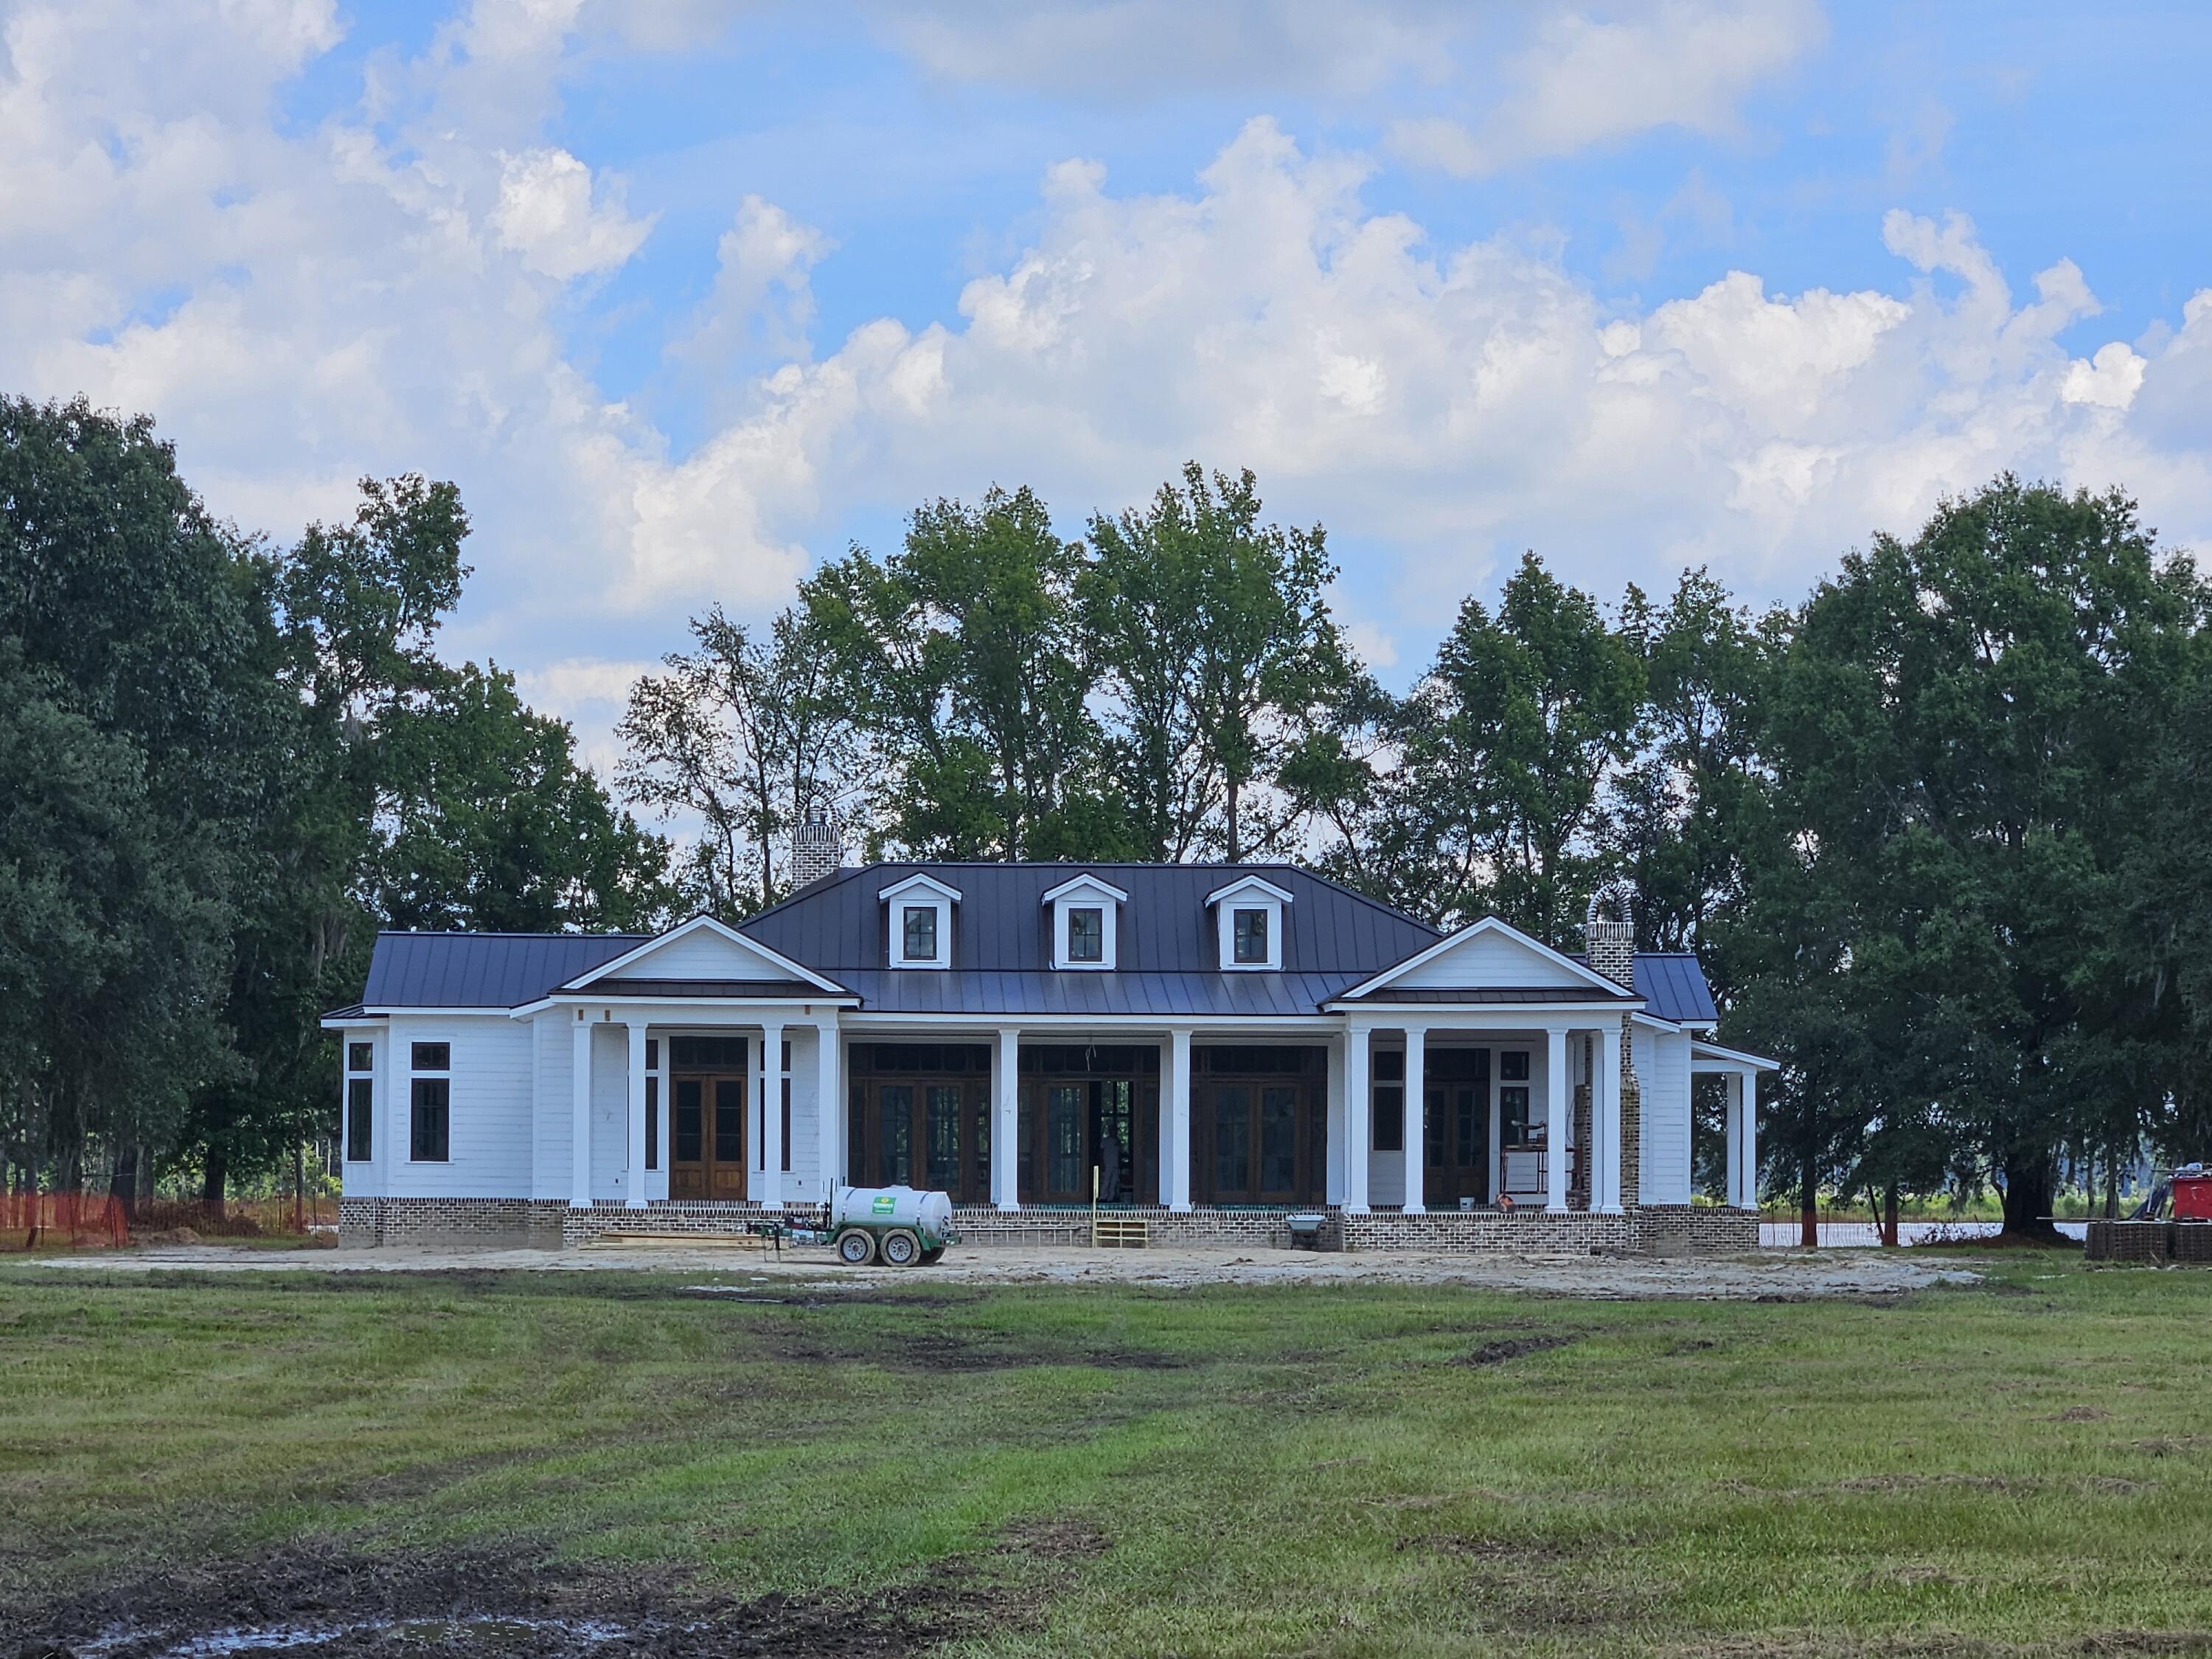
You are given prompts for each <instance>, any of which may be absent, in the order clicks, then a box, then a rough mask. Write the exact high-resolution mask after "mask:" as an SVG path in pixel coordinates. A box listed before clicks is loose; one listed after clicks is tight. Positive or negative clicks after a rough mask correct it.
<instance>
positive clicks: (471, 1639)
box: [0, 1540, 1080, 1659]
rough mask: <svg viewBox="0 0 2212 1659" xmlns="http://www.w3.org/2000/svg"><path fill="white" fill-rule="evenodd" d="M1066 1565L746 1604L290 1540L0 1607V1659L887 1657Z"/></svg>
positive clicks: (652, 1577) (456, 1557) (1029, 1602)
mask: <svg viewBox="0 0 2212 1659" xmlns="http://www.w3.org/2000/svg"><path fill="white" fill-rule="evenodd" d="M1079 1553H1080V1552H1079ZM1059 1554H1060V1552H1059V1551H1057V1550H1052V1549H1045V1548H1042V1547H1039V1548H1031V1547H1030V1545H1029V1544H1028V1542H1027V1541H1025V1540H1024V1541H1012V1540H1010V1541H1009V1542H1008V1544H1007V1545H1006V1547H1003V1548H1002V1549H1001V1550H1000V1553H998V1554H997V1555H996V1556H994V1557H992V1558H990V1559H985V1560H981V1561H968V1562H955V1563H951V1564H948V1565H944V1566H941V1567H939V1568H938V1569H936V1570H934V1571H932V1572H931V1573H930V1574H928V1575H927V1576H926V1577H923V1578H921V1579H920V1580H918V1581H916V1582H914V1583H906V1584H902V1585H896V1586H893V1587H890V1588H888V1589H881V1590H878V1591H874V1592H871V1593H866V1594H863V1593H860V1592H848V1593H843V1594H838V1593H830V1594H825V1595H818V1596H786V1595H765V1596H759V1597H755V1598H752V1599H750V1600H748V1599H740V1598H737V1597H732V1596H730V1595H725V1594H721V1593H720V1592H718V1591H717V1590H715V1589H714V1588H713V1587H711V1586H706V1585H702V1583H699V1582H698V1581H697V1580H696V1579H694V1578H692V1577H690V1576H689V1575H686V1574H684V1573H681V1572H677V1571H671V1570H668V1569H665V1568H660V1567H647V1566H635V1567H633V1566H626V1565H612V1564H577V1563H573V1562H555V1561H550V1560H548V1559H544V1553H542V1552H534V1551H530V1550H525V1549H519V1548H508V1549H503V1550H485V1549H483V1548H473V1549H466V1550H462V1551H457V1552H453V1553H435V1552H428V1551H422V1552H414V1553H390V1554H387V1553H368V1552H364V1551H361V1550H358V1549H350V1548H348V1547H344V1546H343V1545H338V1544H328V1545H321V1544H318V1545H301V1546H298V1547H292V1548H289V1549H285V1550H282V1551H277V1552H272V1553H268V1554H265V1555H263V1556H259V1557H255V1558H252V1559H244V1560H234V1561H228V1562H216V1563H210V1564H207V1565H194V1566H185V1567H177V1568H170V1569H164V1570H161V1571H153V1572H149V1573H147V1574H145V1575H143V1576H142V1577H137V1578H135V1579H133V1580H131V1581H130V1582H128V1583H119V1584H117V1585H116V1586H114V1587H113V1588H112V1589H101V1590H98V1591H94V1592H89V1593H85V1594H81V1595H76V1596H73V1597H68V1598H64V1599H62V1600H58V1601H53V1602H52V1603H49V1604H47V1605H45V1606H42V1607H0V1659H234V1656H240V1659H250V1656H255V1655H260V1654H282V1655H285V1656H288V1659H291V1656H297V1659H307V1656H331V1659H339V1656H343V1659H400V1656H406V1659H447V1656H453V1659H461V1656H466V1659H523V1656H529V1659H630V1656H639V1659H724V1656H759V1659H773V1656H790V1659H860V1656H869V1659H884V1656H899V1655H908V1654H920V1653H923V1652H926V1651H927V1650H930V1649H932V1648H934V1647H936V1646H938V1645H939V1644H942V1643H945V1642H946V1641H950V1640H952V1639H954V1638H957V1637H959V1636H963V1635H966V1634H970V1633H973V1632H976V1631H979V1630H982V1629H985V1628H989V1627H1004V1626H1006V1625H1008V1624H1021V1623H1025V1622H1027V1621H1029V1620H1031V1619H1034V1618H1036V1617H1038V1616H1041V1614H1042V1600H1043V1593H1044V1591H1045V1588H1046V1581H1047V1580H1048V1579H1049V1578H1050V1577H1051V1576H1052V1573H1053V1571H1054V1568H1053V1566H1052V1565H1051V1564H1052V1563H1053V1562H1054V1561H1055V1560H1056V1559H1057V1558H1058V1556H1059ZM1040 1571H1041V1572H1042V1577H1040V1576H1039V1573H1040Z"/></svg>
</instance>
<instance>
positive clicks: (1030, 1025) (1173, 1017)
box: [838, 1012, 1344, 1039]
mask: <svg viewBox="0 0 2212 1659" xmlns="http://www.w3.org/2000/svg"><path fill="white" fill-rule="evenodd" d="M838 1024H840V1025H842V1027H843V1028H844V1029H845V1030H848V1031H877V1032H882V1031H896V1030H902V1029H906V1028H912V1029H914V1030H933V1031H942V1030H946V1029H948V1028H952V1029H959V1028H965V1029H967V1030H973V1031H986V1032H987V1031H1004V1030H1018V1031H1021V1032H1023V1033H1024V1034H1027V1033H1029V1032H1031V1031H1037V1032H1060V1031H1066V1032H1073V1033H1080V1032H1084V1031H1093V1030H1115V1031H1162V1032H1164V1031H1170V1030H1183V1031H1202V1032H1206V1033H1210V1034H1212V1035H1213V1036H1219V1037H1225V1038H1229V1039H1237V1038H1240V1037H1243V1036H1265V1035H1275V1036H1286V1035H1299V1034H1310V1035H1312V1036H1338V1035H1340V1033H1341V1032H1342V1031H1343V1030H1344V1024H1343V1022H1342V1021H1341V1020H1338V1019H1333V1018H1321V1017H1319V1016H1314V1015H1308V1016H1305V1017H1303V1018H1301V1017H1298V1016H1295V1015H1284V1016H1282V1017H1281V1018H1273V1019H1254V1020H1249V1021H1246V1020H1237V1019H1208V1018H1206V1017H1204V1016H1203V1015H1194V1014H1188V1013H1174V1014H900V1013H890V1012H884V1013H873V1014H866V1013H863V1014H847V1015H845V1016H844V1017H843V1018H841V1019H840V1020H839V1021H838Z"/></svg>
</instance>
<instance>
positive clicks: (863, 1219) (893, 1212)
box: [829, 1187, 952, 1239]
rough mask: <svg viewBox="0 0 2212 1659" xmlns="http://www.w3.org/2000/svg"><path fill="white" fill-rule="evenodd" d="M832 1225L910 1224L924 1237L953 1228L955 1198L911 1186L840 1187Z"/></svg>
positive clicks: (831, 1211)
mask: <svg viewBox="0 0 2212 1659" xmlns="http://www.w3.org/2000/svg"><path fill="white" fill-rule="evenodd" d="M829 1227H830V1231H833V1232H834V1231H836V1230H837V1229H838V1228H840V1227H874V1228H882V1227H911V1228H912V1229H913V1230H914V1231H915V1232H916V1233H918V1234H921V1236H922V1237H924V1238H925V1239H934V1238H942V1237H945V1235H946V1234H947V1233H950V1232H951V1231H952V1200H951V1198H950V1197H949V1196H947V1195H946V1194H944V1193H925V1192H918V1191H916V1190H915V1188H912V1187H840V1188H837V1193H836V1197H835V1198H834V1199H833V1200H831V1201H830V1205H829Z"/></svg>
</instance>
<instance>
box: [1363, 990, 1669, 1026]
mask: <svg viewBox="0 0 2212 1659" xmlns="http://www.w3.org/2000/svg"><path fill="white" fill-rule="evenodd" d="M1642 1006H1644V1005H1643V1004H1642V1003H1641V1002H1637V1001H1633V1000H1630V999H1628V998H1626V997H1623V998H1621V999H1620V1000H1617V1001H1606V1002H1346V1001H1345V1000H1344V999H1343V998H1341V997H1333V998H1331V999H1330V1000H1328V1001H1327V1002H1324V1003H1322V1012H1326V1013H1331V1014H1358V1016H1360V1018H1363V1019H1364V1020H1365V1021H1367V1022H1368V1023H1369V1024H1375V1025H1381V1026H1383V1027H1385V1028H1388V1027H1389V1026H1390V1025H1391V1024H1397V1023H1401V1022H1400V1020H1399V1016H1401V1015H1405V1014H1418V1015H1419V1016H1420V1017H1421V1018H1423V1019H1424V1020H1425V1021H1427V1022H1428V1023H1429V1026H1430V1029H1431V1030H1434V1029H1436V1027H1437V1024H1442V1023H1449V1022H1450V1021H1453V1020H1460V1021H1465V1022H1469V1023H1470V1029H1474V1028H1476V1027H1480V1026H1482V1025H1485V1024H1488V1025H1498V1024H1511V1025H1515V1026H1516V1027H1517V1026H1522V1025H1537V1026H1541V1025H1542V1024H1544V1022H1545V1020H1546V1019H1547V1018H1550V1017H1553V1016H1557V1015H1559V1014H1612V1015H1614V1016H1616V1017H1618V1016H1619V1015H1620V1014H1622V1013H1624V1012H1626V1013H1630V1014H1634V1013H1635V1011H1636V1010H1638V1009H1639V1008H1641V1007H1642ZM1637 1017H1638V1018H1641V1016H1640V1015H1638V1016H1637ZM1658 1023H1659V1024H1662V1026H1664V1028H1665V1029H1666V1030H1670V1031H1671V1030H1674V1029H1675V1028H1674V1026H1672V1025H1666V1024H1665V1022H1664V1021H1661V1022H1658Z"/></svg>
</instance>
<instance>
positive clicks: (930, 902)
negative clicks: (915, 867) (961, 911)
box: [877, 871, 960, 968]
mask: <svg viewBox="0 0 2212 1659" xmlns="http://www.w3.org/2000/svg"><path fill="white" fill-rule="evenodd" d="M877 897H878V898H880V899H881V900H883V902H884V904H885V905H886V906H888V907H889V908H890V915H889V916H888V917H887V918H886V919H885V924H884V939H885V940H886V941H887V943H888V945H889V948H890V965H891V966H892V967H894V968H950V967H951V965H952V907H953V906H954V905H956V904H957V903H959V902H960V893H959V890H958V889H957V888H952V887H947V886H946V885H945V884H944V883H943V882H941V881H939V880H938V879H937V878H935V877H934V876H927V875H923V874H922V873H921V872H919V871H917V872H915V874H913V875H910V876H908V878H906V879H905V880H904V881H896V882H893V883H892V884H890V886H888V887H886V888H884V890H883V891H882V892H880V893H878V895H877Z"/></svg>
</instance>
